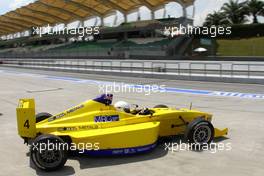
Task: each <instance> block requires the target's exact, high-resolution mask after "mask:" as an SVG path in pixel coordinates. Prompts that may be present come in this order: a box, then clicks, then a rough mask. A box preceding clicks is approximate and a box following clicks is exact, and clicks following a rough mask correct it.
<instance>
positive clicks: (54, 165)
mask: <svg viewBox="0 0 264 176" xmlns="http://www.w3.org/2000/svg"><path fill="white" fill-rule="evenodd" d="M112 99H113V95H112V94H103V95H101V96H99V97H97V98H95V99H92V100H88V101H86V102H84V103H81V104H79V105H77V106H75V107H73V108H71V109H68V110H66V111H63V112H61V113H59V114H56V115H51V114H49V113H39V114H37V115H36V114H35V102H34V100H33V99H21V100H20V101H19V105H18V107H17V123H18V133H19V135H20V136H21V137H22V138H23V139H24V140H25V143H27V144H30V145H31V147H30V153H31V154H30V156H31V160H32V162H33V163H34V164H35V166H36V167H37V168H39V169H42V170H45V171H52V170H56V169H59V168H61V167H63V166H64V164H65V162H66V160H67V153H68V151H69V150H75V151H79V152H81V153H84V154H89V155H124V154H135V153H142V152H146V151H150V150H152V149H153V148H155V146H156V142H157V140H158V139H159V138H160V137H165V136H173V135H180V134H184V136H185V138H186V141H187V142H189V143H192V144H197V145H204V144H209V143H210V142H211V141H212V140H213V139H214V138H215V137H220V136H224V135H227V132H228V129H223V130H219V129H217V128H214V127H213V125H212V124H211V121H212V115H211V114H209V113H205V112H201V111H197V110H190V109H175V108H168V107H167V106H165V105H157V106H155V107H154V108H142V109H140V108H139V107H138V105H130V106H128V105H127V104H126V103H124V102H122V101H121V102H118V103H116V104H115V105H116V106H114V105H112ZM132 106H134V107H132Z"/></svg>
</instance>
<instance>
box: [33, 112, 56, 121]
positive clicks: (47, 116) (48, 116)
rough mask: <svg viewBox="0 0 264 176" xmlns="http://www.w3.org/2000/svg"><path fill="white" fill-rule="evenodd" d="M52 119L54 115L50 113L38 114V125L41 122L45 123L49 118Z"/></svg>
mask: <svg viewBox="0 0 264 176" xmlns="http://www.w3.org/2000/svg"><path fill="white" fill-rule="evenodd" d="M50 117H52V115H51V114H50V113H47V112H41V113H38V114H37V115H36V123H38V122H41V121H43V120H45V119H47V118H50Z"/></svg>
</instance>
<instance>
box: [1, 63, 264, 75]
mask: <svg viewBox="0 0 264 176" xmlns="http://www.w3.org/2000/svg"><path fill="white" fill-rule="evenodd" d="M0 66H7V67H21V68H34V69H49V70H63V69H64V70H65V69H66V70H72V71H76V72H81V71H82V72H83V71H86V70H87V71H108V72H109V71H111V72H128V73H130V72H131V73H147V74H165V75H166V74H168V75H185V76H186V75H187V76H205V77H214V76H215V77H243V78H252V77H259V78H261V77H263V78H264V64H254V63H253V64H251V63H241V64H238V63H211V62H184V61H182V62H181V61H173V62H170V61H158V62H157V61H129V60H113V61H112V60H54V59H37V60H36V59H25V60H21V59H20V60H17V59H2V60H0Z"/></svg>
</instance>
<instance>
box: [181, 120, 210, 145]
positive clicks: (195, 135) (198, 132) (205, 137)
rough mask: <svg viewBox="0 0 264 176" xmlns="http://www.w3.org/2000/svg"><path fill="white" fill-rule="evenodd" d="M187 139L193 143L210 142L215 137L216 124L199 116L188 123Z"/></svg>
mask: <svg viewBox="0 0 264 176" xmlns="http://www.w3.org/2000/svg"><path fill="white" fill-rule="evenodd" d="M185 139H186V140H187V141H188V142H189V143H191V144H197V145H206V144H210V143H211V142H212V140H213V139H214V126H213V125H212V124H211V122H209V121H207V120H204V119H202V118H198V119H196V120H194V121H192V122H191V123H189V124H188V126H187V128H186V131H185Z"/></svg>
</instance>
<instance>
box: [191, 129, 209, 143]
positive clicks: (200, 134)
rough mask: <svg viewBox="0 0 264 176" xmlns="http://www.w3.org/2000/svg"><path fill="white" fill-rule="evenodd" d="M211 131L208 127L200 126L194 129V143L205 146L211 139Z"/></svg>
mask: <svg viewBox="0 0 264 176" xmlns="http://www.w3.org/2000/svg"><path fill="white" fill-rule="evenodd" d="M211 135H212V132H211V129H210V127H209V126H206V125H201V126H199V127H198V128H196V129H195V131H194V133H193V140H194V142H195V143H198V144H206V143H208V142H209V141H210V139H211Z"/></svg>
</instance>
